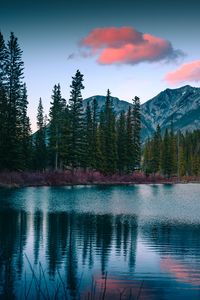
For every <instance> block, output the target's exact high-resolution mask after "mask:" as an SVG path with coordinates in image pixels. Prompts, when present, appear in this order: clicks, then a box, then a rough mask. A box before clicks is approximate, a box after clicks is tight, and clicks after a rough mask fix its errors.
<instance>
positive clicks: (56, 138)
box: [49, 84, 66, 170]
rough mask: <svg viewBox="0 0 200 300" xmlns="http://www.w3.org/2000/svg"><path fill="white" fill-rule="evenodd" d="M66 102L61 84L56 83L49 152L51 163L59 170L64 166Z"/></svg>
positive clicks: (51, 109)
mask: <svg viewBox="0 0 200 300" xmlns="http://www.w3.org/2000/svg"><path fill="white" fill-rule="evenodd" d="M65 106H66V103H65V101H64V99H62V96H61V89H60V84H58V85H55V86H54V88H53V94H52V102H51V107H50V112H49V117H50V125H49V153H50V164H51V166H52V167H53V168H54V169H55V170H57V169H58V168H62V165H63V162H62V161H61V156H60V154H61V153H60V152H61V149H60V148H61V140H62V139H61V131H62V126H63V115H64V112H65Z"/></svg>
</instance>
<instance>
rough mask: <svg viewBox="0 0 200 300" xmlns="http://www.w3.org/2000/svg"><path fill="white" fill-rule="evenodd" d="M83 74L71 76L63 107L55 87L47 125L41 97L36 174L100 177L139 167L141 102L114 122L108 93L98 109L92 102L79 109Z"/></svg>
mask: <svg viewBox="0 0 200 300" xmlns="http://www.w3.org/2000/svg"><path fill="white" fill-rule="evenodd" d="M82 89H84V85H83V75H82V74H81V73H80V71H79V70H78V71H77V72H76V74H75V76H74V77H72V84H71V93H70V94H71V96H70V99H69V102H68V104H67V103H66V101H65V100H64V99H63V98H62V95H61V89H60V85H59V84H58V85H55V86H54V89H53V93H52V102H51V107H50V112H49V123H48V125H47V124H46V122H45V116H44V111H43V106H42V100H41V99H40V101H39V105H38V114H37V125H38V131H37V133H36V134H35V137H34V149H33V157H34V163H33V166H34V167H35V168H36V169H37V170H44V169H46V168H50V169H54V170H58V169H59V170H63V169H69V168H70V169H71V170H74V169H77V168H82V169H83V170H86V169H90V170H98V171H100V172H102V173H105V174H114V173H115V172H120V173H128V172H131V171H133V170H134V169H135V168H136V167H138V166H139V165H140V156H141V155H140V154H141V146H140V127H141V125H140V100H139V98H138V97H135V98H134V100H133V108H131V106H130V107H129V110H128V112H127V113H125V112H122V113H121V114H120V117H119V118H118V119H117V118H116V115H115V112H114V108H113V103H112V97H111V96H110V91H109V90H108V91H107V96H106V101H105V105H104V108H103V109H102V110H99V109H98V103H97V101H96V99H93V101H92V103H89V102H88V103H87V106H86V108H85V109H84V107H83V99H82V95H81V90H82Z"/></svg>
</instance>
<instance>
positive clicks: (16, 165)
mask: <svg viewBox="0 0 200 300" xmlns="http://www.w3.org/2000/svg"><path fill="white" fill-rule="evenodd" d="M23 65H24V63H23V61H22V50H21V49H20V47H19V44H18V40H17V38H16V37H15V36H14V34H13V33H11V35H10V39H9V41H8V44H7V47H6V46H5V43H4V40H3V36H2V34H1V33H0V123H1V130H0V144H1V145H0V148H1V150H0V160H1V165H0V168H1V169H10V170H21V169H26V168H29V167H30V161H29V156H30V149H31V142H30V123H29V118H28V117H27V105H28V100H27V91H26V86H25V84H24V83H23V68H24V67H23Z"/></svg>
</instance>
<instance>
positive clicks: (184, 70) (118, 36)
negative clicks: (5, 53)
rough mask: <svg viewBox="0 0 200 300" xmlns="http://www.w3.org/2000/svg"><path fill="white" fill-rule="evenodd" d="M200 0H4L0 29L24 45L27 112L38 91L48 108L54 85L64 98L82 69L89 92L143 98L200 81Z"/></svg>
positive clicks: (0, 4)
mask: <svg viewBox="0 0 200 300" xmlns="http://www.w3.org/2000/svg"><path fill="white" fill-rule="evenodd" d="M199 12H200V1H199V0H190V1H185V2H184V0H183V1H180V0H177V1H175V0H174V1H171V0H168V1H162V0H159V1H158V0H149V1H148V0H136V1H134V0H124V1H116V0H115V1H114V0H101V1H95V0H93V1H92V0H84V1H83V0H82V1H80V0H74V1H72V0H71V1H70V0H57V1H53V0H0V30H1V31H2V33H3V35H4V38H5V40H6V41H7V39H8V38H9V35H10V32H11V31H13V32H14V33H15V35H16V36H17V37H18V41H19V45H20V47H21V49H22V50H23V61H24V63H25V71H24V73H25V79H24V80H25V82H26V83H27V88H28V96H29V110H28V113H29V116H30V118H31V123H32V129H33V131H34V130H35V129H36V114H37V106H38V101H39V98H40V97H41V98H42V101H43V106H44V108H45V112H46V113H47V114H48V110H49V105H50V101H51V94H52V89H53V86H54V84H57V83H60V84H61V89H62V95H63V97H64V98H65V99H67V100H68V99H69V96H70V84H71V77H72V76H74V74H75V72H76V70H77V69H79V70H80V71H81V72H82V73H83V74H84V85H85V89H84V90H83V93H82V94H83V98H87V97H90V96H94V95H105V94H106V91H107V89H108V88H109V89H110V90H111V94H112V96H115V97H118V98H120V99H124V100H127V101H130V102H131V100H132V99H133V98H134V96H135V95H137V96H139V97H140V99H141V103H144V102H145V101H147V100H148V99H150V98H152V97H154V96H156V95H157V94H158V93H159V92H160V91H162V90H164V89H166V88H177V87H180V86H183V85H186V84H190V85H193V86H200V38H199V36H200V17H199Z"/></svg>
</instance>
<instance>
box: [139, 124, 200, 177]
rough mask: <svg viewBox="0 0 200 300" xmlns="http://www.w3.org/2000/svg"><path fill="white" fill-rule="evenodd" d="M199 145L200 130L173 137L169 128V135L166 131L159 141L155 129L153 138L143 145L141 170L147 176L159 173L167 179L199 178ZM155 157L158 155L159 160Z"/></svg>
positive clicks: (158, 135)
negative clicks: (176, 177)
mask: <svg viewBox="0 0 200 300" xmlns="http://www.w3.org/2000/svg"><path fill="white" fill-rule="evenodd" d="M159 131H160V130H159ZM158 137H159V138H158ZM158 140H159V142H158ZM157 145H158V147H157V149H156V146H157ZM199 145H200V130H195V131H193V132H190V133H189V132H186V133H185V134H181V133H180V132H178V133H177V134H176V135H175V134H174V133H173V127H172V126H171V131H170V133H169V131H168V130H167V129H166V131H165V134H164V137H163V140H161V137H160V134H158V129H157V131H156V133H155V134H154V136H153V138H152V139H151V140H148V141H147V142H146V143H145V145H144V151H143V170H144V171H145V172H146V173H147V174H150V173H156V172H160V173H161V174H163V175H165V176H167V177H170V176H174V175H175V176H178V177H182V176H192V175H194V176H199V175H200V146H199ZM156 155H159V157H160V160H158V159H157V158H156Z"/></svg>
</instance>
